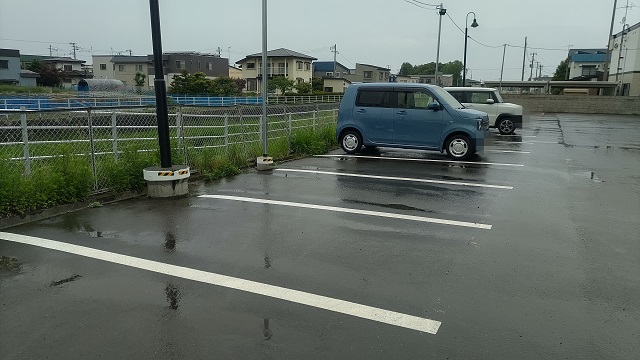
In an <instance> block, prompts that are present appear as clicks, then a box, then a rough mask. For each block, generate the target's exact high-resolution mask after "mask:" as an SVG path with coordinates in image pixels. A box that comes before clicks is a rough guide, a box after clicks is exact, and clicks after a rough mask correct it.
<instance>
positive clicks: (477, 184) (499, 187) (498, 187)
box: [275, 168, 513, 190]
mask: <svg viewBox="0 0 640 360" xmlns="http://www.w3.org/2000/svg"><path fill="white" fill-rule="evenodd" d="M275 171H281V172H293V173H307V174H318V175H335V176H345V177H357V178H367V179H380V180H395V181H409V182H419V183H427V184H442V185H455V186H470V187H480V188H488V189H503V190H512V189H513V186H504V185H491V184H480V183H471V182H462V181H444V180H433V179H416V178H405V177H395V176H380V175H364V174H353V173H343V172H333V171H320V170H303V169H286V168H279V169H275Z"/></svg>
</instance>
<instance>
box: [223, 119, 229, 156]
mask: <svg viewBox="0 0 640 360" xmlns="http://www.w3.org/2000/svg"><path fill="white" fill-rule="evenodd" d="M224 148H225V149H226V150H229V114H227V113H224Z"/></svg>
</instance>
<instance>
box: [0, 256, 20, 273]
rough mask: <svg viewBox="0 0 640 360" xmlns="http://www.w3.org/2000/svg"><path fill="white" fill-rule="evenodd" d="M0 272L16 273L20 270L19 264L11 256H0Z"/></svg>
mask: <svg viewBox="0 0 640 360" xmlns="http://www.w3.org/2000/svg"><path fill="white" fill-rule="evenodd" d="M0 270H5V271H18V270H20V263H19V262H18V259H17V258H15V257H13V256H0Z"/></svg>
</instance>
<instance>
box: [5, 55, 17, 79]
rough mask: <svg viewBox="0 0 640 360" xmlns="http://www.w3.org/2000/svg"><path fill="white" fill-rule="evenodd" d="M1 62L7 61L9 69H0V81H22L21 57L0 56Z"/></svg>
mask: <svg viewBox="0 0 640 360" xmlns="http://www.w3.org/2000/svg"><path fill="white" fill-rule="evenodd" d="M0 60H5V61H7V64H8V69H0V81H6V82H10V81H18V82H19V81H20V55H18V56H17V57H16V56H0Z"/></svg>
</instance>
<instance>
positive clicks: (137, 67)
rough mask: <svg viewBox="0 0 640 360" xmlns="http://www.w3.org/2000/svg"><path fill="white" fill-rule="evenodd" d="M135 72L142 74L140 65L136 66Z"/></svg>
mask: <svg viewBox="0 0 640 360" xmlns="http://www.w3.org/2000/svg"><path fill="white" fill-rule="evenodd" d="M136 71H139V72H142V64H138V65H136Z"/></svg>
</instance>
